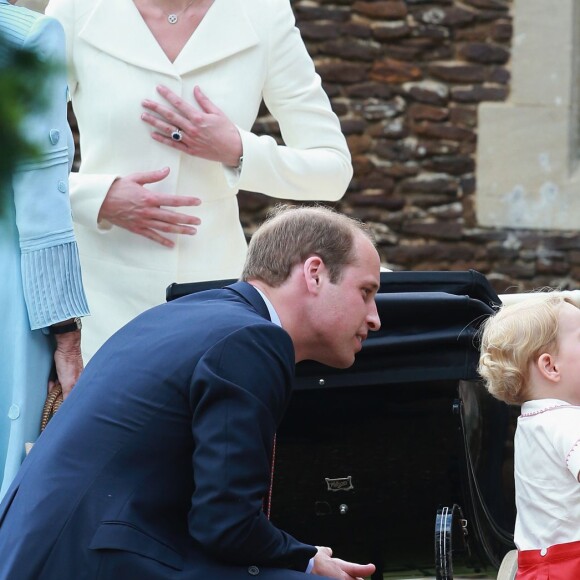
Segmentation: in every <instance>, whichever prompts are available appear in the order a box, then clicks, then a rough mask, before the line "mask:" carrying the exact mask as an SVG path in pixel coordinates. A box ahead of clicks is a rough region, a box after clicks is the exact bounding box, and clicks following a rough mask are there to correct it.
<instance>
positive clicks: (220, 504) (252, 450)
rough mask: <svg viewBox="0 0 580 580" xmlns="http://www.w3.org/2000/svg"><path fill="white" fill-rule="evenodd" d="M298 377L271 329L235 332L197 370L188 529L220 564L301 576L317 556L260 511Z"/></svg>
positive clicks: (287, 347)
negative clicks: (278, 431) (192, 487)
mask: <svg viewBox="0 0 580 580" xmlns="http://www.w3.org/2000/svg"><path fill="white" fill-rule="evenodd" d="M293 373H294V350H293V347H292V343H291V340H290V337H289V336H288V334H287V333H286V332H285V331H284V330H282V329H281V328H280V327H278V326H276V325H274V324H271V323H265V324H258V325H255V326H250V327H246V328H243V329H241V330H238V331H237V332H235V333H233V334H232V335H230V336H229V337H228V338H227V339H225V340H223V341H221V342H220V343H219V344H218V345H216V347H214V348H212V349H211V350H210V351H209V352H208V353H207V354H206V355H205V356H204V357H203V358H202V360H201V361H200V362H199V364H198V365H197V368H196V371H195V374H194V378H193V382H192V389H191V401H190V403H191V405H192V409H193V420H192V431H193V438H194V454H193V475H194V483H195V491H194V494H193V498H192V504H191V512H190V515H189V529H190V534H191V536H192V537H193V538H194V540H196V541H197V542H199V544H200V545H201V546H202V547H203V548H204V549H205V550H206V551H207V552H208V553H210V554H211V555H212V556H213V557H215V558H217V559H219V560H221V561H226V562H230V563H232V564H256V565H265V566H272V567H280V568H288V569H294V570H298V571H301V572H304V571H305V570H306V568H307V566H308V562H309V559H310V558H311V557H312V556H313V555H314V554H315V553H316V548H314V547H313V546H309V545H306V544H302V543H301V542H299V541H298V540H296V539H295V538H293V537H292V536H290V535H289V534H287V533H285V532H283V531H282V530H279V529H278V528H276V527H275V526H274V525H273V524H272V523H271V522H270V521H269V520H268V519H267V517H266V516H265V514H264V511H263V509H262V502H263V499H264V497H265V496H266V494H267V492H268V489H269V486H270V475H271V471H270V469H271V460H272V448H273V442H274V435H275V433H276V428H277V426H278V424H279V422H280V421H281V419H282V416H283V414H284V411H285V409H286V406H287V404H288V401H289V398H290V394H291V388H292V379H293ZM274 501H275V491H274Z"/></svg>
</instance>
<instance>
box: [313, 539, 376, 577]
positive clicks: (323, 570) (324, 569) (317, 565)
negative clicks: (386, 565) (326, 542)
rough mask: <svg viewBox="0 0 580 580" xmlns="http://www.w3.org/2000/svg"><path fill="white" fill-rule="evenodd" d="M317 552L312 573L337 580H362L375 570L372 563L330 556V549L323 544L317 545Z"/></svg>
mask: <svg viewBox="0 0 580 580" xmlns="http://www.w3.org/2000/svg"><path fill="white" fill-rule="evenodd" d="M317 548H318V552H317V554H316V556H314V566H313V567H312V572H311V573H312V574H314V575H316V576H327V577H329V578H336V579H337V580H363V578H364V577H365V576H370V575H371V574H373V573H374V571H375V565H374V564H354V563H353V562H346V561H345V560H341V559H340V558H333V557H332V550H331V549H330V548H326V547H324V546H317Z"/></svg>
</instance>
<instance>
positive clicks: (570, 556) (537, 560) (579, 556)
mask: <svg viewBox="0 0 580 580" xmlns="http://www.w3.org/2000/svg"><path fill="white" fill-rule="evenodd" d="M576 579H580V542H570V543H568V544H556V545H555V546H550V547H549V548H548V549H547V551H546V553H545V555H544V556H542V554H541V552H540V550H523V551H520V552H518V572H517V574H516V580H576Z"/></svg>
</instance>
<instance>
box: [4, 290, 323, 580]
mask: <svg viewBox="0 0 580 580" xmlns="http://www.w3.org/2000/svg"><path fill="white" fill-rule="evenodd" d="M293 375H294V348H293V345H292V342H291V339H290V337H289V335H288V334H287V333H286V332H285V331H284V330H283V329H282V328H280V327H279V326H277V325H275V324H273V323H272V322H270V320H269V316H268V311H267V308H266V305H265V303H264V301H263V300H262V298H261V297H260V295H259V293H258V292H257V291H256V290H255V289H254V288H253V287H252V286H251V285H249V284H246V283H243V282H238V283H236V284H233V285H232V286H229V287H227V288H224V289H221V290H211V291H208V292H202V293H199V294H195V295H191V296H186V297H184V298H181V299H179V300H175V301H173V302H170V303H167V304H163V305H161V306H158V307H156V308H153V309H151V310H149V311H147V312H145V313H144V314H142V315H140V316H138V317H137V318H136V319H135V320H133V321H132V322H130V323H129V324H128V325H126V326H125V327H124V328H122V329H121V330H120V331H119V332H117V333H116V334H115V335H114V336H113V337H112V338H111V339H110V340H109V341H108V342H107V343H106V344H105V345H104V346H103V347H102V348H101V350H100V351H99V352H98V353H97V354H96V355H95V357H94V358H93V359H92V360H91V362H90V363H89V365H88V366H87V368H86V369H85V371H84V373H83V375H82V376H81V379H80V380H79V382H78V384H77V386H76V387H75V389H74V391H73V393H72V394H71V395H70V396H69V398H68V399H67V400H66V401H65V403H64V404H63V406H62V407H61V409H60V410H59V411H58V413H57V414H56V415H55V417H54V418H53V419H52V420H51V422H50V423H49V425H48V427H47V429H46V430H45V431H44V433H43V434H42V435H41V436H40V438H39V439H38V441H37V443H36V444H35V446H34V448H33V449H32V451H31V453H30V455H29V456H28V457H27V459H26V460H25V461H24V463H23V466H22V468H21V470H20V472H19V474H18V475H17V477H16V479H15V481H14V483H13V485H12V486H11V488H10V489H9V490H8V493H7V494H6V497H5V499H4V501H3V503H2V504H1V506H0V579H8V578H11V579H14V578H18V579H19V580H46V579H52V578H54V579H55V580H56V579H57V578H58V580H73V579H74V580H80V579H84V578H87V579H88V578H91V579H93V578H106V579H114V578H123V580H128V579H133V578H134V579H139V580H144V579H148V578H151V579H173V578H175V579H178V578H179V579H181V578H188V579H194V580H195V579H199V580H201V579H203V580H208V579H212V580H214V579H216V580H228V579H230V578H231V579H232V580H233V579H239V578H248V577H250V576H254V575H259V576H260V577H261V578H268V579H270V578H272V579H280V580H282V579H292V578H303V577H304V576H305V575H304V574H303V571H304V570H305V569H306V567H307V564H308V561H309V559H310V558H311V557H312V556H313V555H314V554H315V552H316V549H315V548H314V547H312V546H309V545H305V544H302V543H300V542H299V541H297V540H296V539H294V538H293V537H292V536H290V535H288V534H286V533H285V532H283V531H281V530H279V529H277V528H276V527H275V526H274V525H273V524H271V523H270V522H269V521H268V519H267V518H266V517H265V515H264V513H263V510H262V500H263V498H264V496H265V495H266V494H267V490H268V487H269V482H270V462H271V456H272V447H273V439H274V434H275V432H276V428H277V426H278V424H279V422H280V421H281V419H282V416H283V414H284V411H285V409H286V406H287V404H288V401H289V398H290V394H291V389H292V380H293Z"/></svg>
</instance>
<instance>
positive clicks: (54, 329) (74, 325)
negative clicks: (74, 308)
mask: <svg viewBox="0 0 580 580" xmlns="http://www.w3.org/2000/svg"><path fill="white" fill-rule="evenodd" d="M82 327H83V325H82V323H81V319H80V318H79V317H78V316H77V317H76V318H74V319H73V321H72V322H69V323H67V324H61V325H60V326H49V327H48V332H49V333H50V334H66V333H67V332H74V331H75V330H80V329H81V328H82Z"/></svg>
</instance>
